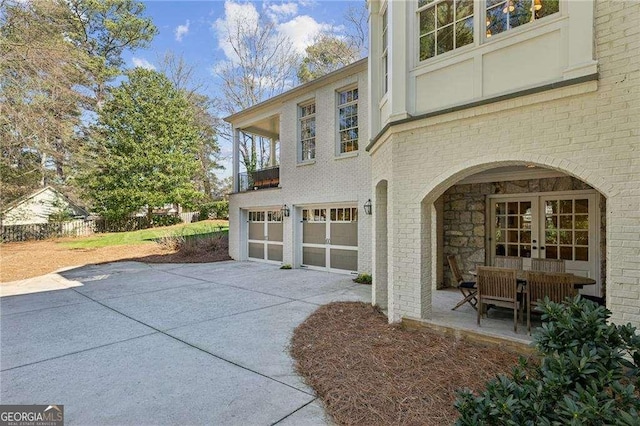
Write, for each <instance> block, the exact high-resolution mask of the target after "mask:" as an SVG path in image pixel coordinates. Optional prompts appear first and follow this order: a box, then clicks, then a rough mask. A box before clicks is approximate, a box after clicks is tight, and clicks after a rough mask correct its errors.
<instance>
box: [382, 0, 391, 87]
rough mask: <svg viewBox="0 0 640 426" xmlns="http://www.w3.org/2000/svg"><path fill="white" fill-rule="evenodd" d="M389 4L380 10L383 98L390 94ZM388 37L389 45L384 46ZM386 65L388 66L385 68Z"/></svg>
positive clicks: (386, 3)
mask: <svg viewBox="0 0 640 426" xmlns="http://www.w3.org/2000/svg"><path fill="white" fill-rule="evenodd" d="M388 10H389V8H388V2H385V3H384V4H383V5H382V7H381V8H380V67H381V70H380V75H381V76H382V78H381V79H380V80H381V82H382V87H380V91H381V94H382V96H385V95H386V94H387V93H388V92H389V13H388ZM385 14H386V15H387V26H386V27H385V26H384V16H385ZM385 33H386V35H387V45H386V46H385V45H384V42H383V40H384V35H385ZM385 64H386V66H385Z"/></svg>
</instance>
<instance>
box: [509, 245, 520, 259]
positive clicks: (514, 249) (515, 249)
mask: <svg viewBox="0 0 640 426" xmlns="http://www.w3.org/2000/svg"><path fill="white" fill-rule="evenodd" d="M507 256H519V254H518V246H517V245H516V244H509V245H507Z"/></svg>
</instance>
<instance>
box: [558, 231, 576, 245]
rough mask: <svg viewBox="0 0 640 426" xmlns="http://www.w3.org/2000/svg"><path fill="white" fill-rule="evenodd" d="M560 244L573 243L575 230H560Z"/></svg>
mask: <svg viewBox="0 0 640 426" xmlns="http://www.w3.org/2000/svg"><path fill="white" fill-rule="evenodd" d="M560 244H573V232H571V231H560Z"/></svg>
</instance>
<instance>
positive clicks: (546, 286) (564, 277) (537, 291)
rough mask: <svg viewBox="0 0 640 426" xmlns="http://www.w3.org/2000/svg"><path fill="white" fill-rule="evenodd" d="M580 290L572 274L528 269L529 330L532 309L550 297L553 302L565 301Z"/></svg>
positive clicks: (528, 327)
mask: <svg viewBox="0 0 640 426" xmlns="http://www.w3.org/2000/svg"><path fill="white" fill-rule="evenodd" d="M577 293H578V290H576V289H575V287H574V284H573V275H572V274H563V273H549V272H536V271H527V331H528V332H529V334H531V309H532V308H533V307H538V305H539V304H540V301H541V300H542V299H544V298H545V297H548V298H549V300H551V301H552V302H558V303H560V302H564V301H565V299H566V298H567V297H575V296H576V295H577Z"/></svg>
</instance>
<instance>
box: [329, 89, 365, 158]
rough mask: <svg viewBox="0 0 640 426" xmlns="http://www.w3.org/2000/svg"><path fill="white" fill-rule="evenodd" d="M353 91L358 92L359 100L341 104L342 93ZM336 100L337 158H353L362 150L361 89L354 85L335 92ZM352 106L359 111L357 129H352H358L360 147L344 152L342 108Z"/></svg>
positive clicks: (357, 141)
mask: <svg viewBox="0 0 640 426" xmlns="http://www.w3.org/2000/svg"><path fill="white" fill-rule="evenodd" d="M352 90H358V99H356V100H355V101H351V102H347V103H344V104H341V103H340V93H343V92H349V91H352ZM335 100H336V107H335V114H336V126H335V127H336V131H335V136H336V154H335V155H336V157H337V158H345V157H352V156H355V155H357V154H358V151H359V150H360V89H359V88H358V85H357V84H353V85H350V86H346V87H344V88H341V89H338V90H336V92H335ZM350 105H356V107H357V109H358V113H357V115H356V118H357V120H358V122H357V125H356V126H355V127H351V129H354V128H355V129H358V139H356V143H357V145H358V148H357V149H354V150H353V151H345V152H342V151H341V149H342V142H341V140H340V130H341V129H340V108H342V107H345V106H350ZM344 130H349V129H344Z"/></svg>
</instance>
